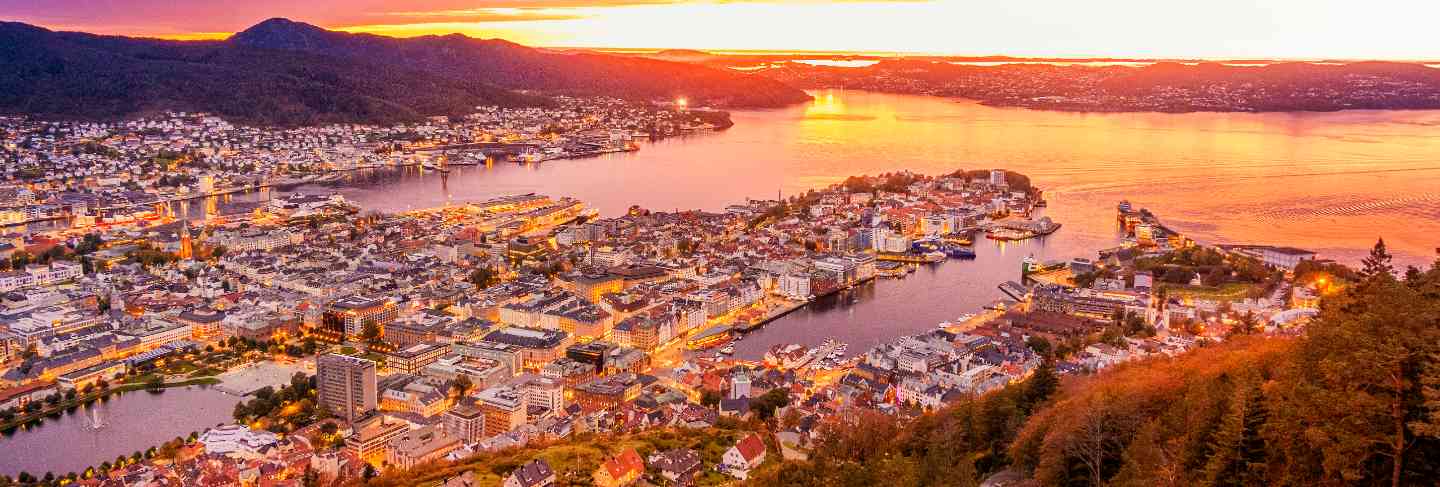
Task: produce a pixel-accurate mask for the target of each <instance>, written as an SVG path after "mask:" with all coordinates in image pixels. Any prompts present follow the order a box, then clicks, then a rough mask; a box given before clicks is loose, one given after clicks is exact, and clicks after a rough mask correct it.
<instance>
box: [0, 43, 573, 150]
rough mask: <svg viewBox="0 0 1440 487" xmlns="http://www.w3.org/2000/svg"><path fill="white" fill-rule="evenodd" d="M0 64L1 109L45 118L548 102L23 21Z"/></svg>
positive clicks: (415, 112) (275, 117)
mask: <svg viewBox="0 0 1440 487" xmlns="http://www.w3.org/2000/svg"><path fill="white" fill-rule="evenodd" d="M0 65H4V66H6V69H4V70H0V107H3V108H0V110H4V111H5V112H8V113H13V114H30V115H36V116H40V117H48V118H61V117H63V118H82V119H114V118H119V117H125V116H131V115H137V114H144V113H148V112H154V111H158V110H184V111H205V112H213V113H217V114H220V115H222V116H226V117H229V118H232V119H235V120H238V121H241V122H246V123H255V124H265V125H270V124H273V125H304V124H316V123H328V122H370V123H393V122H398V121H407V120H415V119H418V118H420V117H422V116H426V115H441V114H445V115H449V114H458V113H466V112H468V111H469V110H470V109H471V108H472V107H474V106H476V105H506V106H513V105H533V104H539V103H544V102H545V100H544V99H542V98H539V97H534V96H529V95H521V94H517V93H514V92H512V91H510V90H506V89H502V88H498V87H495V86H493V85H490V84H487V83H484V82H480V81H475V80H465V79H460V78H451V77H444V76H438V75H435V74H431V73H426V72H424V71H419V70H414V69H405V68H401V67H396V66H377V65H373V64H369V63H364V62H359V61H353V60H346V59H337V58H334V57H328V56H321V55H316V54H310V53H304V52H288V51H273V50H263V49H256V48H250V47H245V46H239V45H232V44H227V43H219V42H175V41H160V40H150V39H131V38H124V37H109V36H97V35H91V34H84V33H73V32H52V31H49V30H45V29H41V28H38V27H34V26H29V25H25V24H18V23H0Z"/></svg>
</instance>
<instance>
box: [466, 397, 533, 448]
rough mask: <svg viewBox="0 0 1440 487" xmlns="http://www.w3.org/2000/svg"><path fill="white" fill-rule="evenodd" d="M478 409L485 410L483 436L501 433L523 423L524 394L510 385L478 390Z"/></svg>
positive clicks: (525, 408)
mask: <svg viewBox="0 0 1440 487" xmlns="http://www.w3.org/2000/svg"><path fill="white" fill-rule="evenodd" d="M477 399H478V400H479V406H480V410H481V411H484V412H485V437H486V438H489V437H492V436H496V435H503V434H505V433H508V432H510V431H511V430H513V429H515V428H519V427H520V426H521V425H523V424H525V419H526V413H527V406H528V405H527V404H526V401H525V394H523V393H521V392H520V391H517V390H515V389H513V388H510V387H491V388H489V389H485V390H483V391H480V394H479V395H478V397H477Z"/></svg>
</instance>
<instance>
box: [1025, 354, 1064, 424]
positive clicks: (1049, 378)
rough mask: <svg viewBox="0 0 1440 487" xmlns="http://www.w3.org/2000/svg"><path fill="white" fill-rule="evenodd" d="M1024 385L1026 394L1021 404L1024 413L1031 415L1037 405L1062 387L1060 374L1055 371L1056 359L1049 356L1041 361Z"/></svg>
mask: <svg viewBox="0 0 1440 487" xmlns="http://www.w3.org/2000/svg"><path fill="white" fill-rule="evenodd" d="M1024 387H1025V394H1024V395H1023V397H1022V400H1021V402H1020V404H1019V406H1020V410H1021V412H1022V413H1023V414H1026V415H1029V414H1030V412H1031V411H1034V408H1035V407H1036V406H1038V405H1040V404H1041V403H1043V402H1045V400H1046V399H1049V398H1050V396H1051V395H1053V394H1055V391H1056V390H1058V389H1059V388H1060V376H1058V375H1056V373H1055V361H1054V360H1053V359H1048V358H1047V359H1045V361H1044V362H1041V363H1040V366H1039V367H1037V368H1036V369H1035V373H1034V374H1033V375H1031V376H1030V379H1029V380H1027V381H1026V382H1025V386H1024Z"/></svg>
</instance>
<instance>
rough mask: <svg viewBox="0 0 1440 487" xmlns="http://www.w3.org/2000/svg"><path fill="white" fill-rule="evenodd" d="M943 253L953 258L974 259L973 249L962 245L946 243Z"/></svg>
mask: <svg viewBox="0 0 1440 487" xmlns="http://www.w3.org/2000/svg"><path fill="white" fill-rule="evenodd" d="M945 254H946V255H949V256H950V258H953V259H974V258H975V249H973V248H971V247H967V246H964V245H947V246H946V247H945Z"/></svg>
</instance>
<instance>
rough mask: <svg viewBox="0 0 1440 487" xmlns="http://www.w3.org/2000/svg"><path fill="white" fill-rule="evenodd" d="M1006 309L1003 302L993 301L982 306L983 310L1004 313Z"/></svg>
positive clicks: (1006, 306)
mask: <svg viewBox="0 0 1440 487" xmlns="http://www.w3.org/2000/svg"><path fill="white" fill-rule="evenodd" d="M1008 307H1009V306H1008V305H1006V304H1005V301H1004V300H999V301H995V302H993V303H990V304H987V305H985V306H983V308H985V309H988V310H991V311H1005V309H1006V308H1008Z"/></svg>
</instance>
